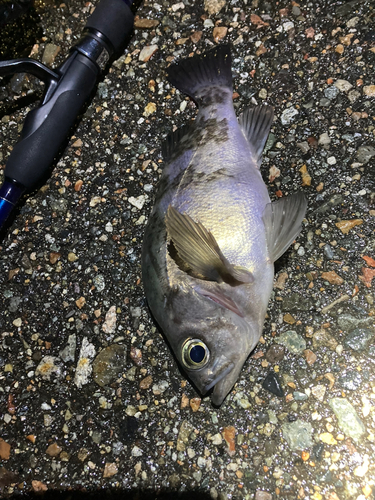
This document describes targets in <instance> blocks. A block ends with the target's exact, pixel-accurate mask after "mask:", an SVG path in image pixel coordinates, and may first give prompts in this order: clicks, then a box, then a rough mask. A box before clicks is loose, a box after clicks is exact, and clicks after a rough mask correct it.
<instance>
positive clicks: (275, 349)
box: [266, 344, 285, 363]
mask: <svg viewBox="0 0 375 500" xmlns="http://www.w3.org/2000/svg"><path fill="white" fill-rule="evenodd" d="M284 355H285V347H284V346H283V345H280V344H272V345H271V347H270V348H269V349H268V351H267V352H266V360H267V361H268V362H269V363H279V362H280V361H281V360H282V359H284Z"/></svg>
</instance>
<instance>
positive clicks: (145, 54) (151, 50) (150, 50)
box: [139, 45, 158, 62]
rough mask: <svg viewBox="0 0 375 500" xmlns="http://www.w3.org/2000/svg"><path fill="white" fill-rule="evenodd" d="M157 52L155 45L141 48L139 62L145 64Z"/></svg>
mask: <svg viewBox="0 0 375 500" xmlns="http://www.w3.org/2000/svg"><path fill="white" fill-rule="evenodd" d="M157 50H158V46H157V45H146V47H143V49H142V50H141V52H140V53H139V60H140V61H142V62H147V61H148V60H149V59H150V57H151V56H152V55H153V54H155V52H156V51H157Z"/></svg>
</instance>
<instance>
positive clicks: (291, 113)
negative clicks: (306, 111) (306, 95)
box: [280, 107, 298, 125]
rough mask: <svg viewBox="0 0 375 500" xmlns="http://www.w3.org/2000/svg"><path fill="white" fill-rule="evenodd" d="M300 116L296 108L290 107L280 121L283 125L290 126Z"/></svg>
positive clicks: (283, 113)
mask: <svg viewBox="0 0 375 500" xmlns="http://www.w3.org/2000/svg"><path fill="white" fill-rule="evenodd" d="M297 115H298V111H297V109H296V108H293V107H290V108H287V109H285V110H284V111H283V112H282V114H281V116H280V120H281V123H282V124H283V125H289V123H291V122H292V121H293V118H294V117H295V116H297Z"/></svg>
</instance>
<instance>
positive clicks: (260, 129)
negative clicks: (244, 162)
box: [238, 104, 274, 166]
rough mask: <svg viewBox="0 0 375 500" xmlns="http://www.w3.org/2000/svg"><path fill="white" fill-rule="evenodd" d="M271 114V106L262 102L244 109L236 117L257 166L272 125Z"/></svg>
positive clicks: (272, 113) (272, 114) (272, 112)
mask: <svg viewBox="0 0 375 500" xmlns="http://www.w3.org/2000/svg"><path fill="white" fill-rule="evenodd" d="M273 116H274V111H273V107H272V106H268V104H262V105H261V106H256V107H255V108H248V109H245V111H244V112H243V113H242V114H241V115H240V117H239V119H238V122H239V124H240V127H241V128H242V131H243V133H244V135H245V137H246V139H247V140H248V141H249V143H250V146H251V150H252V152H253V155H254V159H255V161H256V162H257V164H258V166H260V164H261V162H262V152H263V149H264V145H265V143H266V140H267V137H268V134H269V132H270V128H271V126H272V122H273Z"/></svg>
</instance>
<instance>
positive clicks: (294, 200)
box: [142, 44, 307, 407]
mask: <svg viewBox="0 0 375 500" xmlns="http://www.w3.org/2000/svg"><path fill="white" fill-rule="evenodd" d="M167 78H168V80H169V82H170V83H171V84H173V85H174V86H175V87H177V88H178V89H179V90H180V91H181V92H183V93H185V94H187V95H188V96H190V97H191V98H192V99H193V100H194V101H195V103H196V104H197V106H198V114H197V116H196V119H195V120H193V121H191V122H190V123H188V124H187V125H184V126H183V127H181V128H180V129H177V130H176V131H174V132H172V133H171V134H169V136H168V137H167V140H166V142H165V144H164V145H163V147H162V153H163V157H164V161H165V167H164V169H163V172H162V175H161V178H160V181H159V185H158V188H157V190H156V196H155V203H154V206H153V209H152V211H151V214H150V217H149V220H148V223H147V226H146V229H145V234H144V240H143V249H142V279H143V285H144V291H145V296H146V299H147V302H148V306H149V309H150V311H151V313H152V315H153V317H154V319H155V320H156V322H157V324H158V325H159V327H160V328H161V330H162V331H163V332H164V334H165V337H166V339H167V341H168V343H169V345H170V347H171V349H172V351H173V352H174V354H175V357H176V358H177V360H178V362H179V364H180V366H181V367H182V369H183V372H184V373H185V374H186V375H187V377H188V378H189V380H190V381H191V382H192V384H193V385H194V386H195V388H196V389H197V390H198V392H199V393H200V394H201V395H206V394H207V393H209V392H210V391H211V402H212V404H213V405H214V406H217V407H219V406H220V405H221V404H222V403H223V401H224V400H225V398H226V396H227V395H228V393H230V391H231V390H232V388H233V386H234V384H235V383H236V381H237V379H238V377H239V375H240V372H241V370H242V367H243V365H244V363H245V361H246V359H247V358H248V356H249V354H250V353H251V351H252V350H253V349H254V348H255V346H256V345H257V343H258V341H259V339H260V337H261V334H262V330H263V324H264V320H265V316H266V311H267V307H268V302H269V299H270V295H271V291H272V288H273V280H274V262H275V261H276V260H277V259H278V258H279V257H280V256H281V255H282V254H283V253H284V252H285V251H286V250H287V248H288V247H289V246H290V245H291V243H292V242H293V241H294V240H295V238H296V237H297V236H298V234H299V232H300V230H301V227H302V220H303V218H304V216H305V212H306V207H307V202H306V198H305V196H304V194H303V193H302V192H296V193H294V194H292V195H290V196H288V197H283V198H280V199H279V200H277V201H274V202H271V200H270V197H269V194H268V190H267V186H266V185H265V183H264V181H263V179H262V175H261V172H260V164H261V161H262V152H263V148H264V146H265V143H266V140H267V137H268V134H269V131H270V128H271V126H272V123H273V119H274V110H273V108H272V107H271V106H269V105H267V104H262V105H260V106H256V107H253V108H249V109H246V110H245V111H244V112H243V113H242V114H241V115H240V116H239V118H238V119H237V117H236V114H235V110H234V106H233V97H232V96H233V84H232V70H231V52H230V47H229V46H228V45H225V44H221V45H218V46H217V47H215V48H214V49H212V50H210V51H207V52H205V53H203V54H201V55H194V56H193V57H189V58H187V59H182V60H180V61H178V62H177V63H175V64H172V65H170V66H169V68H168V69H167Z"/></svg>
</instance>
